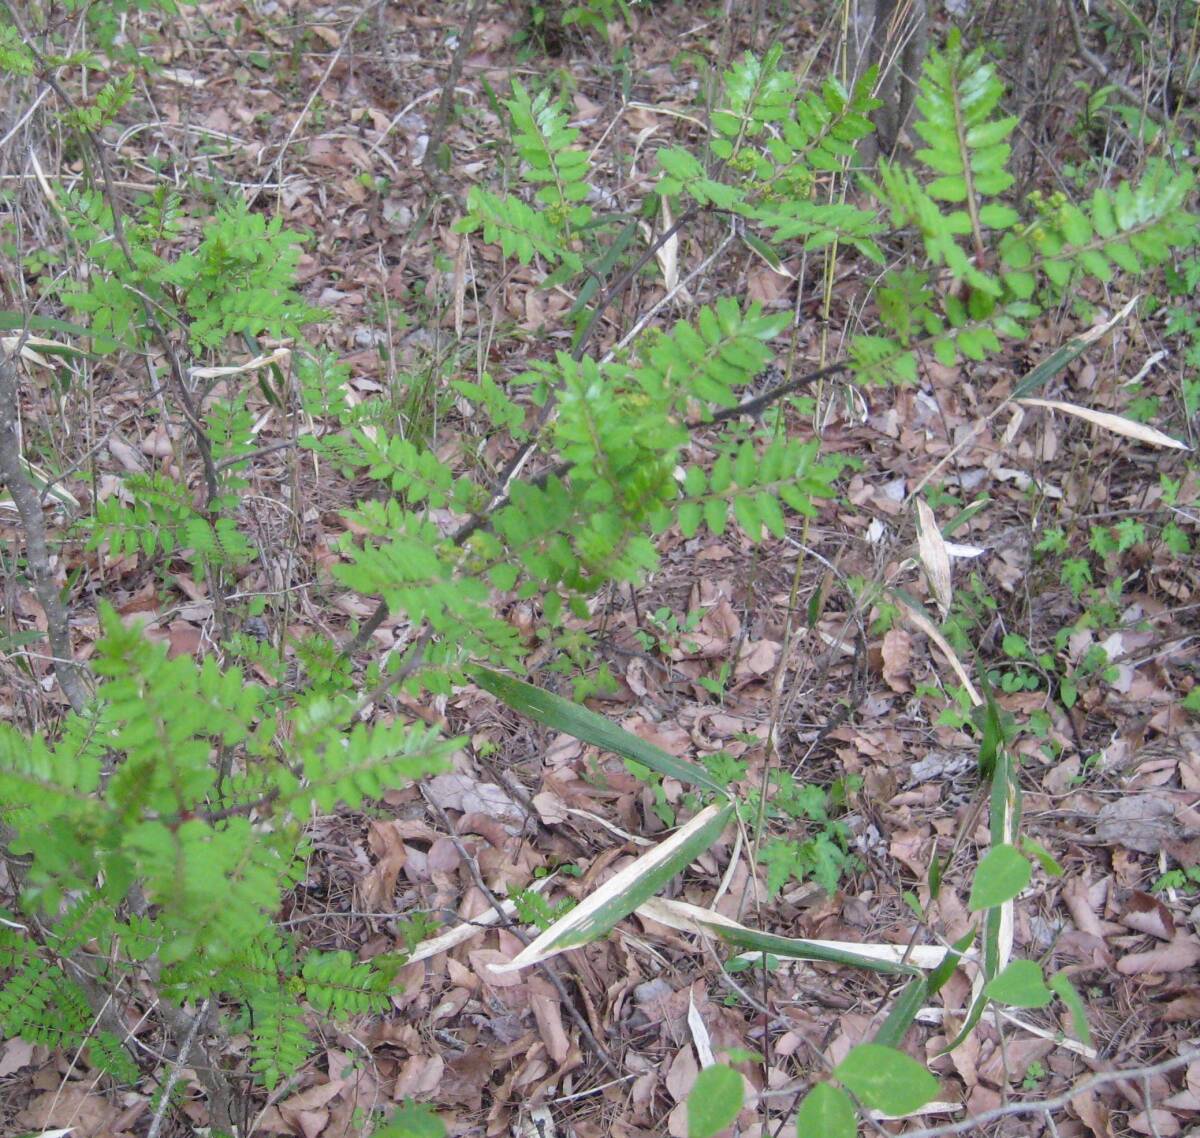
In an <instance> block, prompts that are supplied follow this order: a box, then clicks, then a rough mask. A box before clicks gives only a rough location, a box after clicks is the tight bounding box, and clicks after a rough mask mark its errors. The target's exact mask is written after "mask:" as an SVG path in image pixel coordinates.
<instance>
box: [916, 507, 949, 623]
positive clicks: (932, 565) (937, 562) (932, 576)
mask: <svg viewBox="0 0 1200 1138" xmlns="http://www.w3.org/2000/svg"><path fill="white" fill-rule="evenodd" d="M917 550H918V552H919V553H920V555H921V564H922V565H924V567H925V579H926V580H927V581H928V582H929V587H930V589H932V590H933V597H934V600H936V601H937V606H938V608H939V609H940V610H941V613H942V617H943V618H945V616H946V615H947V613H949V611H950V602H951V600H952V599H953V589H952V585H951V579H950V554H949V553H948V552H947V550H946V543H945V541H944V540H943V539H942V531H941V530H940V529H939V528H938V524H937V518H935V517H934V516H933V510H931V509H930V508H929V503H928V502H926V501H925V499H924V498H918V499H917Z"/></svg>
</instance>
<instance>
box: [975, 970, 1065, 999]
mask: <svg viewBox="0 0 1200 1138" xmlns="http://www.w3.org/2000/svg"><path fill="white" fill-rule="evenodd" d="M983 994H984V995H985V996H988V997H989V998H991V999H993V1000H997V1001H999V1002H1000V1003H1002V1004H1007V1005H1008V1006H1009V1007H1010V1008H1044V1007H1045V1006H1046V1005H1047V1004H1048V1003H1049V1002H1050V1001H1051V1000H1052V999H1053V998H1054V996H1053V994H1052V993H1051V991H1050V989H1049V988H1047V987H1046V982H1045V980H1044V979H1043V978H1042V970H1041V968H1040V967H1038V965H1037V964H1035V963H1034V962H1033V961H1032V960H1014V961H1012V962H1011V963H1010V964H1009V965H1008V967H1007V968H1005V969H1004V971H1003V972H1001V973H1000V975H999V976H997V977H996V978H995V979H994V980H992V981H990V982H989V983H988V985H987V987H986V988H984V989H983Z"/></svg>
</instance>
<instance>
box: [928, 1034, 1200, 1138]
mask: <svg viewBox="0 0 1200 1138" xmlns="http://www.w3.org/2000/svg"><path fill="white" fill-rule="evenodd" d="M1197 1059H1200V1048H1194V1049H1192V1050H1190V1051H1184V1052H1182V1053H1181V1054H1179V1055H1176V1056H1175V1057H1174V1058H1173V1059H1166V1060H1164V1061H1163V1062H1162V1063H1155V1064H1153V1065H1152V1066H1149V1067H1138V1068H1135V1069H1133V1070H1128V1071H1101V1072H1100V1073H1099V1074H1097V1075H1092V1076H1090V1077H1089V1078H1086V1079H1082V1080H1081V1081H1080V1082H1078V1083H1076V1084H1075V1085H1074V1086H1073V1087H1072V1088H1071V1089H1070V1090H1069V1091H1064V1092H1063V1093H1062V1094H1060V1095H1056V1096H1055V1097H1054V1098H1048V1099H1041V1100H1039V1101H1037V1102H1010V1103H1009V1104H1008V1105H1007V1106H998V1107H996V1109H995V1110H985V1111H984V1112H983V1113H982V1114H977V1115H975V1116H974V1117H972V1118H964V1119H961V1120H960V1121H958V1122H948V1123H946V1124H945V1125H944V1126H931V1127H929V1128H928V1129H926V1130H910V1131H908V1132H907V1133H906V1134H905V1136H904V1138H952V1135H955V1134H966V1133H967V1132H968V1131H971V1130H982V1129H983V1127H985V1126H987V1125H988V1124H989V1123H991V1122H996V1121H998V1120H999V1119H1001V1118H1013V1117H1016V1116H1018V1115H1022V1114H1046V1113H1048V1112H1050V1111H1054V1110H1061V1109H1062V1108H1063V1107H1065V1106H1067V1105H1068V1104H1069V1103H1070V1102H1071V1100H1072V1099H1074V1098H1077V1097H1078V1096H1079V1095H1081V1094H1085V1093H1086V1092H1087V1091H1091V1090H1095V1089H1096V1087H1103V1086H1106V1085H1108V1084H1109V1083H1120V1082H1123V1081H1125V1080H1127V1079H1139V1080H1145V1079H1149V1078H1152V1077H1153V1076H1155V1075H1165V1074H1167V1073H1168V1072H1170V1071H1177V1070H1179V1068H1180V1067H1186V1066H1188V1064H1190V1063H1194V1062H1195V1061H1196V1060H1197Z"/></svg>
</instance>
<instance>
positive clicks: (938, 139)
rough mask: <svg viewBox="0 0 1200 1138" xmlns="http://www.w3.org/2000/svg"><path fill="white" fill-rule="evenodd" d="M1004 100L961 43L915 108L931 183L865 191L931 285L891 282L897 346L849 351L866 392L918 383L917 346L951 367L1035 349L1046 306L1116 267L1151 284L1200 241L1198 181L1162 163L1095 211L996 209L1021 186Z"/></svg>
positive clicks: (892, 339)
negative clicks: (1148, 274)
mask: <svg viewBox="0 0 1200 1138" xmlns="http://www.w3.org/2000/svg"><path fill="white" fill-rule="evenodd" d="M1003 95H1004V88H1003V84H1002V83H1001V81H1000V78H999V76H998V75H997V74H996V69H995V67H994V66H993V65H992V64H990V63H988V62H986V60H985V59H984V57H983V53H982V51H981V50H978V49H977V50H976V51H973V52H969V53H968V52H964V50H963V48H962V45H961V43H960V41H959V37H958V33H957V32H953V31H952V32H951V34H950V37H949V39H948V41H947V44H946V47H945V49H944V50H943V51H940V52H931V53H930V57H929V60H928V61H927V62H926V65H925V74H924V77H923V79H922V83H921V88H920V96H919V97H918V99H917V109H918V111H919V112H920V116H921V117H920V118H919V120H918V121H917V123H916V124H915V130H916V132H917V133H918V134H919V135H920V136H921V138H922V139H923V140H924V142H925V143H926V145H925V146H924V147H923V148H921V149H919V150H918V151H917V153H916V158H917V159H918V161H919V162H920V163H921V164H923V166H924V167H925V168H926V170H920V169H919V168H918V169H914V168H912V167H910V166H907V165H900V164H892V163H888V162H882V163H881V164H880V169H879V176H878V181H877V182H876V181H872V180H870V179H864V184H865V185H867V187H868V188H869V189H870V190H871V191H872V192H873V193H874V194H875V195H876V197H878V198H879V200H880V201H881V202H882V203H883V204H884V205H885V206H886V207H887V208H888V210H889V211H890V214H891V219H892V223H893V225H896V226H907V227H912V228H914V229H915V230H916V232H917V233H918V235H919V236H920V239H921V241H922V244H923V246H924V249H925V255H926V258H927V261H928V264H929V265H930V266H931V268H932V270H933V272H932V273H928V272H921V273H920V274H917V272H916V270H914V269H913V268H912V267H908V268H904V269H900V270H892V271H890V272H889V273H888V274H887V275H886V277H885V283H884V288H883V290H882V291H881V293H880V308H879V314H880V319H881V321H882V323H883V325H884V329H885V330H886V331H888V332H890V335H878V334H869V335H865V336H862V337H858V338H857V339H856V340H855V341H853V342H852V343H851V346H850V354H851V358H852V359H853V360H854V363H855V371H856V374H857V375H858V376H859V377H860V378H862V379H865V380H876V381H878V380H887V379H897V380H901V381H913V380H915V379H916V364H915V359H914V357H913V356H912V354H911V353H910V352H909V351H908V347H909V345H910V344H911V343H912V342H913V341H915V340H920V341H922V342H923V343H926V344H928V346H929V347H930V348H931V350H932V351H933V353H934V355H935V356H936V357H937V359H938V360H939V361H940V362H941V363H943V364H945V365H948V366H949V365H953V364H954V363H955V362H956V361H957V360H958V359H959V358H960V357H965V358H967V359H971V360H983V359H985V358H987V357H989V356H990V355H993V354H995V353H997V352H998V351H999V350H1000V347H1001V338H1002V337H1003V338H1005V339H1010V340H1020V339H1023V338H1024V337H1025V335H1026V331H1025V330H1026V328H1027V327H1028V325H1029V322H1030V321H1031V320H1033V319H1036V318H1037V316H1038V315H1039V314H1040V313H1041V311H1042V305H1043V297H1044V298H1045V300H1047V301H1051V300H1055V299H1057V297H1058V296H1059V295H1061V293H1062V291H1063V290H1064V289H1065V288H1066V287H1067V286H1068V285H1071V286H1076V285H1078V283H1079V282H1080V281H1081V280H1083V279H1085V278H1088V277H1091V278H1094V279H1097V280H1099V281H1102V282H1107V281H1109V280H1111V279H1112V275H1113V268H1112V266H1113V265H1115V266H1116V267H1117V268H1120V269H1124V270H1126V271H1128V272H1133V273H1137V272H1142V271H1144V270H1145V269H1146V268H1147V267H1149V266H1152V265H1157V264H1161V263H1162V262H1163V261H1165V260H1166V259H1167V257H1168V255H1169V252H1170V250H1171V249H1172V248H1173V247H1177V246H1178V245H1180V244H1187V243H1190V242H1194V241H1195V240H1196V239H1197V236H1198V235H1200V224H1198V219H1197V217H1196V215H1195V214H1193V213H1189V212H1187V211H1186V204H1187V200H1188V197H1189V195H1190V192H1191V189H1192V186H1193V184H1194V177H1193V175H1192V174H1191V173H1190V172H1187V171H1184V172H1179V173H1176V172H1174V171H1172V170H1171V169H1170V168H1169V167H1168V166H1167V165H1166V163H1165V162H1161V161H1155V162H1152V163H1150V164H1149V166H1148V168H1147V171H1146V174H1145V176H1144V178H1143V180H1142V181H1141V182H1140V183H1139V184H1137V185H1131V184H1130V183H1122V184H1121V185H1119V186H1118V187H1117V188H1116V190H1107V189H1103V188H1099V189H1097V190H1096V191H1095V192H1094V194H1093V196H1092V199H1091V201H1090V203H1086V204H1085V205H1075V204H1072V203H1070V202H1068V201H1067V200H1066V199H1065V197H1062V196H1060V195H1056V196H1055V198H1054V199H1053V200H1052V201H1051V202H1048V203H1047V202H1044V201H1043V200H1042V199H1041V198H1040V197H1039V196H1038V195H1036V194H1034V195H1031V197H1030V205H1031V206H1032V207H1033V210H1032V212H1033V214H1034V216H1033V218H1032V219H1030V220H1024V219H1023V217H1022V214H1021V213H1020V212H1019V211H1018V210H1017V209H1015V208H1013V206H1012V205H1011V204H1009V203H1007V202H1004V201H1001V200H997V199H998V198H999V197H1000V195H1002V194H1003V193H1004V192H1005V191H1007V190H1008V189H1010V188H1011V186H1012V182H1013V179H1012V175H1011V174H1010V173H1009V171H1008V160H1009V157H1010V152H1011V148H1010V146H1009V144H1008V141H1007V139H1008V137H1009V135H1010V134H1011V133H1012V130H1013V128H1014V126H1015V125H1016V120H1015V119H1014V118H1012V117H1011V116H1007V115H1004V114H1002V113H1000V111H999V109H998V108H999V104H1000V101H1001V99H1002V97H1003ZM926 171H928V175H932V176H928V175H927V174H926ZM945 206H952V207H954V208H950V209H947V208H945ZM993 262H995V264H993ZM952 286H953V287H952ZM964 288H965V298H964V295H963V291H962V290H963V289H964Z"/></svg>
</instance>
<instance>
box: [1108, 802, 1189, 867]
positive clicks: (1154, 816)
mask: <svg viewBox="0 0 1200 1138" xmlns="http://www.w3.org/2000/svg"><path fill="white" fill-rule="evenodd" d="M1174 814H1175V807H1174V805H1173V804H1172V802H1171V800H1170V799H1169V798H1167V797H1166V796H1165V795H1162V794H1135V795H1132V796H1130V797H1126V798H1118V799H1116V800H1115V801H1114V802H1106V803H1105V804H1104V805H1103V806H1102V807H1100V813H1099V814H1098V815H1097V817H1096V837H1097V838H1099V839H1100V840H1101V841H1102V842H1107V843H1111V844H1113V845H1121V846H1124V847H1125V848H1126V849H1130V850H1137V851H1138V853H1144V854H1156V853H1158V851H1159V850H1160V849H1161V848H1162V845H1163V843H1164V842H1166V841H1170V840H1171V839H1172V838H1176V837H1178V836H1179V835H1178V834H1177V832H1176V827H1175V824H1174V821H1173V818H1174Z"/></svg>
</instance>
